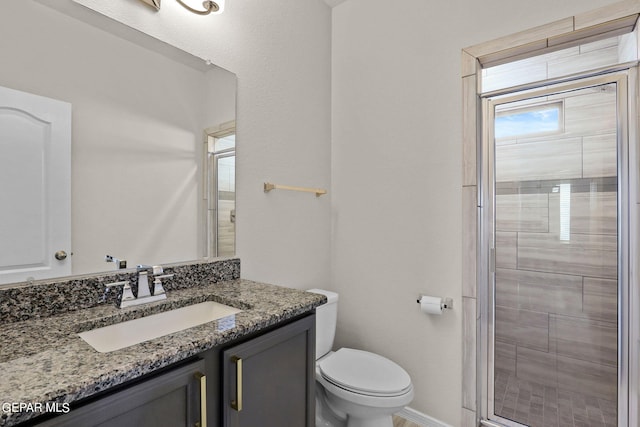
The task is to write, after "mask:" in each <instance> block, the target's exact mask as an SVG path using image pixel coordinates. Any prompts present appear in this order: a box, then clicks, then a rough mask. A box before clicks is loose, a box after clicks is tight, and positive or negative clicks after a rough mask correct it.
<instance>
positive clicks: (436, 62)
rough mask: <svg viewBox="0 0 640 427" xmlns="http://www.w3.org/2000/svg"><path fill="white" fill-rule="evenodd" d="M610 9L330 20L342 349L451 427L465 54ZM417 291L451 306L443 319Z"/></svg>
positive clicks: (455, 418)
mask: <svg viewBox="0 0 640 427" xmlns="http://www.w3.org/2000/svg"><path fill="white" fill-rule="evenodd" d="M608 3H613V2H612V1H606V0H599V1H597V0H594V1H589V2H588V4H587V3H585V2H583V1H581V0H571V1H565V2H555V1H551V0H542V1H540V2H529V3H526V2H513V1H510V0H487V1H483V2H476V1H470V0H453V1H448V2H426V1H423V0H403V1H400V2H394V3H393V5H390V3H389V2H385V1H382V0H349V1H347V2H345V3H343V4H341V5H339V6H337V7H335V8H334V9H333V21H332V22H333V30H332V187H331V190H332V193H333V197H332V217H333V230H332V246H331V262H332V278H331V283H332V286H333V289H334V290H336V291H338V292H339V293H340V309H339V320H338V335H337V345H338V346H353V347H359V348H364V349H368V350H372V351H375V352H378V353H380V354H383V355H386V356H388V357H390V358H391V359H393V360H395V361H397V362H398V363H399V364H401V365H402V366H403V367H404V368H406V369H407V370H408V372H409V374H410V375H411V377H412V379H413V382H414V385H415V388H416V397H415V399H414V401H413V403H412V404H411V407H412V408H414V409H416V410H418V411H421V412H423V413H426V414H428V415H430V416H432V417H435V418H437V419H440V420H442V421H445V422H447V423H448V424H450V425H452V426H460V425H461V420H460V412H461V410H460V407H461V359H462V354H461V318H462V316H461V306H462V301H461V268H462V265H461V233H460V226H461V197H462V195H461V174H462V170H461V145H462V143H461V140H462V132H461V128H462V126H461V125H462V115H461V111H462V106H461V98H462V97H461V83H460V52H461V49H462V48H464V47H467V46H470V45H474V44H477V43H481V42H485V41H488V40H491V39H494V38H497V37H500V36H505V35H508V34H511V33H515V32H518V31H522V30H525V29H528V28H531V27H534V26H537V25H542V24H546V23H548V22H552V21H554V20H557V19H561V18H565V17H567V16H571V15H574V14H576V13H579V12H583V11H586V10H589V9H593V8H596V7H599V6H603V5H605V4H608ZM420 293H426V294H430V295H436V296H451V297H453V298H454V309H453V311H451V312H448V313H445V314H444V315H442V316H439V317H437V316H426V315H423V314H422V313H421V312H420V311H419V307H418V305H417V304H416V298H417V297H418V295H419V294H420Z"/></svg>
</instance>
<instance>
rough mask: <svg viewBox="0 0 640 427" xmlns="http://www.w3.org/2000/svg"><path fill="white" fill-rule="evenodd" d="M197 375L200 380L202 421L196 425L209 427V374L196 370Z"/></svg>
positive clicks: (197, 426)
mask: <svg viewBox="0 0 640 427" xmlns="http://www.w3.org/2000/svg"><path fill="white" fill-rule="evenodd" d="M195 377H196V379H197V380H199V381H200V422H197V423H196V427H207V376H206V375H205V374H203V373H200V372H196V374H195Z"/></svg>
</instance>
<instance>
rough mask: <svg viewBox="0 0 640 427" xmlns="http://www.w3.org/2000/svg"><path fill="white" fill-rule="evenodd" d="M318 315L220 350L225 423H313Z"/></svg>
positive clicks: (229, 426) (251, 426)
mask: <svg viewBox="0 0 640 427" xmlns="http://www.w3.org/2000/svg"><path fill="white" fill-rule="evenodd" d="M314 372H315V315H311V316H307V317H305V318H302V319H300V320H297V321H295V322H293V323H290V324H288V325H286V326H283V327H281V328H278V329H276V330H273V331H271V332H268V333H266V334H264V335H260V336H258V337H256V338H253V339H251V340H249V341H246V342H243V343H241V344H238V345H235V346H233V347H229V348H226V349H225V350H224V351H223V352H222V416H223V422H222V426H223V427H257V426H296V427H303V426H307V427H312V426H314V425H315V375H314Z"/></svg>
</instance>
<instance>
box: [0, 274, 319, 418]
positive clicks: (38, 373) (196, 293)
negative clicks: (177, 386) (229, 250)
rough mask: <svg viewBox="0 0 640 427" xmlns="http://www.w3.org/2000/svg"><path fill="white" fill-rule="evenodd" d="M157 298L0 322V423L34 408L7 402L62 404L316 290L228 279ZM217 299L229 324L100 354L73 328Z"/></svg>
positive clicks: (230, 333)
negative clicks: (16, 408)
mask: <svg viewBox="0 0 640 427" xmlns="http://www.w3.org/2000/svg"><path fill="white" fill-rule="evenodd" d="M167 295H168V298H167V299H166V300H164V301H160V302H156V303H150V304H146V305H141V306H136V307H129V308H124V309H119V308H117V307H115V306H113V305H101V306H97V307H93V308H87V309H82V310H77V311H73V312H68V313H64V314H58V315H54V316H51V317H44V318H36V319H30V320H26V321H22V322H14V323H8V324H3V325H1V326H0V334H1V336H2V346H1V347H0V376H1V381H0V404H1V405H3V408H2V409H1V410H0V426H3V427H6V426H13V425H17V424H18V423H20V422H22V421H25V420H27V419H30V418H32V417H34V416H37V415H39V414H40V413H39V412H29V411H24V412H13V413H11V412H9V411H7V410H6V409H7V406H6V405H7V404H12V403H33V404H38V403H41V404H42V405H43V406H44V403H45V402H57V403H59V404H66V403H72V402H75V401H78V400H80V399H83V398H85V397H88V396H90V395H92V394H94V393H96V392H99V391H102V390H105V389H107V388H109V387H112V386H115V385H118V384H122V383H124V382H126V381H129V380H131V379H134V378H137V377H140V376H142V375H145V374H148V373H150V372H153V371H154V370H156V369H159V368H162V367H165V366H168V365H171V364H173V363H176V362H179V361H181V360H184V359H186V358H188V357H191V356H194V355H197V354H198V353H200V352H203V351H205V350H208V349H210V348H212V347H215V346H218V345H221V344H224V343H227V342H230V341H232V340H235V339H237V338H240V337H242V336H244V335H247V334H250V333H253V332H256V331H259V330H261V329H264V328H267V327H269V326H272V325H275V324H277V323H279V322H282V321H284V320H287V319H291V318H294V317H296V316H298V315H301V314H304V313H306V312H308V311H311V310H313V309H314V308H315V307H317V306H319V305H321V304H322V303H323V302H325V301H326V298H325V297H324V296H323V295H318V294H312V293H308V292H304V291H299V290H296V289H291V288H284V287H280V286H275V285H268V284H264V283H258V282H252V281H248V280H242V279H237V280H229V281H223V282H218V283H213V282H211V283H207V282H205V283H202V284H201V286H198V287H192V288H188V289H177V290H172V291H168V292H167ZM203 301H216V302H219V303H222V304H226V305H230V306H233V307H236V308H239V309H241V310H242V311H241V312H240V313H238V314H236V315H235V323H234V322H228V319H227V320H226V321H222V319H221V321H220V322H218V321H214V322H209V323H206V324H204V325H200V326H196V327H194V328H190V329H186V330H184V331H180V332H176V333H173V334H170V335H166V336H164V337H160V338H157V339H153V340H150V341H147V342H144V343H141V344H137V345H133V346H131V347H127V348H124V349H121V350H116V351H113V352H110V353H99V352H97V351H96V350H94V349H93V347H91V346H90V345H89V344H87V343H86V342H85V341H84V340H82V339H81V338H80V337H79V336H78V335H77V334H78V333H79V332H84V331H87V330H91V329H94V328H96V327H101V326H107V325H110V324H114V323H119V322H122V321H125V320H130V319H134V318H138V317H142V316H145V315H149V314H154V313H158V312H162V311H167V310H170V309H173V308H178V307H183V306H186V305H191V304H195V303H198V302H203Z"/></svg>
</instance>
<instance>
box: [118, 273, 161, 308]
mask: <svg viewBox="0 0 640 427" xmlns="http://www.w3.org/2000/svg"><path fill="white" fill-rule="evenodd" d="M149 269H152V271H153V275H154V280H153V285H154V286H153V294H152V293H151V288H150V286H149V271H148V270H149ZM162 273H163V269H162V267H161V266H157V265H154V266H153V267H151V266H148V265H138V266H137V274H138V295H137V296H135V297H134V296H133V291H132V289H131V285H130V283H129V281H128V280H126V281H123V282H114V283H108V284H107V285H106V287H107V288H111V287H114V286H123V288H122V298H120V304H119V305H118V306H119V307H120V308H125V307H131V306H134V305H140V304H146V303H149V302H154V301H160V300H163V299H166V298H167V294H166V292H165V290H164V288H163V287H162V279H168V278H171V277H173V274H162Z"/></svg>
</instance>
